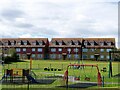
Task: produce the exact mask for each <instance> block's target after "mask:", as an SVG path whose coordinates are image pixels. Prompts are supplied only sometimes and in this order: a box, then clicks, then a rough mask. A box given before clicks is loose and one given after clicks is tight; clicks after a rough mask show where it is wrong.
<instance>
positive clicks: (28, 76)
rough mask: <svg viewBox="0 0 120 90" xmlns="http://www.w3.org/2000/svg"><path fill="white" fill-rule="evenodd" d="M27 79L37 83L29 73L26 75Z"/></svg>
mask: <svg viewBox="0 0 120 90" xmlns="http://www.w3.org/2000/svg"><path fill="white" fill-rule="evenodd" d="M26 77H27V79H28V81H31V83H38V82H37V81H36V80H35V79H34V78H33V77H32V76H31V75H27V76H26Z"/></svg>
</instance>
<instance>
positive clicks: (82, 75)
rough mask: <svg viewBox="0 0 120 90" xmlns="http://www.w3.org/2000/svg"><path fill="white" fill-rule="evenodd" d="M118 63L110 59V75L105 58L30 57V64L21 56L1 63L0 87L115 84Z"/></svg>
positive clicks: (117, 85) (107, 85) (31, 87)
mask: <svg viewBox="0 0 120 90" xmlns="http://www.w3.org/2000/svg"><path fill="white" fill-rule="evenodd" d="M118 64H119V62H112V74H113V76H112V77H109V74H110V72H109V62H107V61H106V62H105V61H89V60H86V61H84V63H81V62H80V64H78V61H77V60H76V61H73V60H61V61H60V60H32V64H30V60H24V62H17V63H12V64H5V65H3V67H2V68H3V69H2V76H1V79H2V80H1V82H2V88H9V89H16V88H25V89H27V88H28V87H29V88H30V90H32V89H35V88H38V89H40V88H41V89H43V88H44V89H46V88H52V89H56V88H57V90H64V89H66V88H69V89H70V90H72V89H73V88H74V89H78V88H85V89H92V88H108V87H109V88H118V87H119V86H120V83H119V82H118V78H119V77H120V75H119V74H120V72H119V71H118ZM66 71H67V72H66Z"/></svg>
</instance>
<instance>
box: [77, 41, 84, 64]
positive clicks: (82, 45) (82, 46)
mask: <svg viewBox="0 0 120 90" xmlns="http://www.w3.org/2000/svg"><path fill="white" fill-rule="evenodd" d="M84 42H85V40H84V39H83V40H82V44H81V47H80V51H81V57H80V59H78V64H80V60H82V48H85V47H86V46H85V45H84Z"/></svg>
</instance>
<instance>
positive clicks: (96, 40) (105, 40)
mask: <svg viewBox="0 0 120 90" xmlns="http://www.w3.org/2000/svg"><path fill="white" fill-rule="evenodd" d="M82 40H85V42H84V43H87V47H93V46H92V45H91V43H93V44H94V47H114V46H115V38H53V39H52V40H51V42H50V47H81V45H80V44H78V45H76V44H75V42H77V43H82ZM55 41H56V42H58V43H59V42H64V43H65V45H59V44H58V45H56V44H55V43H54V42H55ZM69 42H71V43H72V44H69ZM108 42H109V43H111V46H105V44H106V43H108ZM100 43H104V45H103V46H100Z"/></svg>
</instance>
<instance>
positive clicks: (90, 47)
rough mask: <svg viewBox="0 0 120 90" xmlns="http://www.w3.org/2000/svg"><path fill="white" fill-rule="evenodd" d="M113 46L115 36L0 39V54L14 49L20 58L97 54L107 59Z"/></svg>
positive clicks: (83, 56)
mask: <svg viewBox="0 0 120 90" xmlns="http://www.w3.org/2000/svg"><path fill="white" fill-rule="evenodd" d="M83 41H84V43H83ZM83 44H84V46H85V47H82V45H83ZM115 48H116V46H115V38H52V40H51V41H50V42H49V41H48V38H2V39H0V49H1V51H2V52H0V53H1V54H0V55H4V56H7V55H8V53H9V52H10V51H11V49H14V50H15V51H16V52H17V54H18V55H19V57H20V58H21V59H30V58H32V59H35V60H40V59H56V60H78V59H81V58H82V59H89V60H90V59H92V60H94V59H95V56H96V55H98V60H107V59H109V51H112V50H114V49H115Z"/></svg>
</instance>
